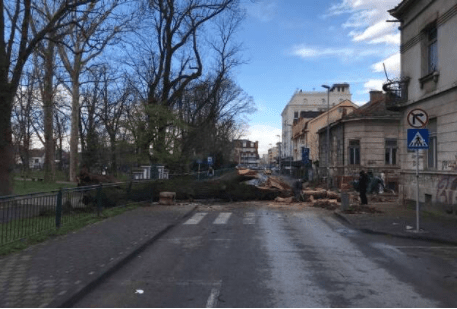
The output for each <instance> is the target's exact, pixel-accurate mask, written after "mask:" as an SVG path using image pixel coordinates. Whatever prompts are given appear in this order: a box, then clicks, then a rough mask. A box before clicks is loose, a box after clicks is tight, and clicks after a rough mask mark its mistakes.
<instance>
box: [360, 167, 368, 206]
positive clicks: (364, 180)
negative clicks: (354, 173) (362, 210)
mask: <svg viewBox="0 0 457 309" xmlns="http://www.w3.org/2000/svg"><path fill="white" fill-rule="evenodd" d="M367 187H368V175H367V174H366V173H365V171H361V172H360V178H359V190H360V200H361V204H362V205H367V204H368V199H367Z"/></svg>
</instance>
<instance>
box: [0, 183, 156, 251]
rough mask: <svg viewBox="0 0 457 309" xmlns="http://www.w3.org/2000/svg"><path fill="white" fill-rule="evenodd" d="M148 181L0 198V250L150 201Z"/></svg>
mask: <svg viewBox="0 0 457 309" xmlns="http://www.w3.org/2000/svg"><path fill="white" fill-rule="evenodd" d="M147 183H148V182H147V181H136V182H129V183H115V184H104V185H96V186H87V187H77V188H67V189H61V190H59V191H51V192H46V193H35V194H27V195H18V196H4V197H0V246H3V245H5V244H9V243H12V242H15V241H19V240H21V239H24V238H27V237H29V236H32V235H35V234H39V233H42V232H45V231H49V230H53V229H58V228H60V227H62V226H66V225H70V224H72V223H75V222H77V221H80V220H82V219H85V218H88V217H94V216H100V215H101V214H102V211H103V209H105V208H113V207H119V206H125V205H127V204H128V203H130V202H141V201H147V200H151V201H152V198H153V192H152V190H151V189H149V188H148V186H147Z"/></svg>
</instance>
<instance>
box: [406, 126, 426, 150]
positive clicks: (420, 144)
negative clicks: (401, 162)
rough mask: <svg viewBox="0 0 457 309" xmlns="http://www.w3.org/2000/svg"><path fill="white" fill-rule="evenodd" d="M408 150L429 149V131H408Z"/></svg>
mask: <svg viewBox="0 0 457 309" xmlns="http://www.w3.org/2000/svg"><path fill="white" fill-rule="evenodd" d="M408 149H428V129H408Z"/></svg>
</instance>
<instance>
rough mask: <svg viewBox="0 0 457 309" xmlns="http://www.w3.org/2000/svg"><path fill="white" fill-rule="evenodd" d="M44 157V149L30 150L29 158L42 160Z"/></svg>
mask: <svg viewBox="0 0 457 309" xmlns="http://www.w3.org/2000/svg"><path fill="white" fill-rule="evenodd" d="M43 156H44V149H30V150H29V157H30V158H31V157H35V158H41V157H43Z"/></svg>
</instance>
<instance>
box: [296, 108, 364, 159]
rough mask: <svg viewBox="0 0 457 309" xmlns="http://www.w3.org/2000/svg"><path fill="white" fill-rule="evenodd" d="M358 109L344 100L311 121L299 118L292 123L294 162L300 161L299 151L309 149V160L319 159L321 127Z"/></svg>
mask: <svg viewBox="0 0 457 309" xmlns="http://www.w3.org/2000/svg"><path fill="white" fill-rule="evenodd" d="M357 108H358V106H357V105H355V104H354V103H352V102H351V101H349V100H344V101H343V102H341V103H338V104H336V105H335V106H333V107H332V108H330V110H329V111H328V112H327V111H326V112H325V113H322V114H320V115H319V116H317V117H315V118H313V119H311V120H310V119H306V118H300V119H299V120H298V121H295V122H294V125H293V127H292V139H293V140H292V149H293V157H294V161H298V160H301V153H302V151H301V149H302V148H303V147H305V148H309V160H311V161H316V160H318V159H319V136H318V134H317V132H318V131H319V129H321V128H322V127H326V126H327V122H328V123H332V122H334V121H337V120H339V119H341V118H342V117H344V116H346V115H348V114H350V113H352V112H353V111H354V110H356V109H357Z"/></svg>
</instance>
